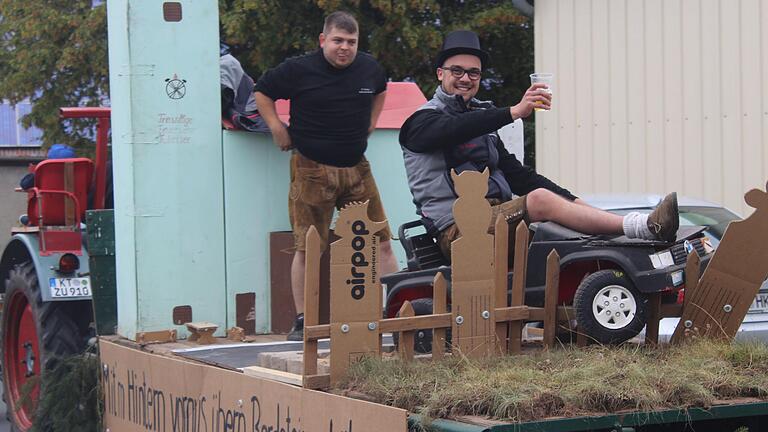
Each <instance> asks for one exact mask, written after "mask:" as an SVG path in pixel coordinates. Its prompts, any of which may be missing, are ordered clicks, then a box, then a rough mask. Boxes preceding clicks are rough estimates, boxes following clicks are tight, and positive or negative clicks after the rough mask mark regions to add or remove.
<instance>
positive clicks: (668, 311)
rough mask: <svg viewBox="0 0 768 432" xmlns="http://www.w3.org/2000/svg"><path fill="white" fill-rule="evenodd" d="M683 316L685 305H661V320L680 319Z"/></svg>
mask: <svg viewBox="0 0 768 432" xmlns="http://www.w3.org/2000/svg"><path fill="white" fill-rule="evenodd" d="M682 314H683V305H681V304H677V303H675V304H662V305H661V312H660V317H661V318H672V317H680V316H681V315H682Z"/></svg>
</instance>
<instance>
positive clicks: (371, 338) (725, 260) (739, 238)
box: [301, 171, 768, 388]
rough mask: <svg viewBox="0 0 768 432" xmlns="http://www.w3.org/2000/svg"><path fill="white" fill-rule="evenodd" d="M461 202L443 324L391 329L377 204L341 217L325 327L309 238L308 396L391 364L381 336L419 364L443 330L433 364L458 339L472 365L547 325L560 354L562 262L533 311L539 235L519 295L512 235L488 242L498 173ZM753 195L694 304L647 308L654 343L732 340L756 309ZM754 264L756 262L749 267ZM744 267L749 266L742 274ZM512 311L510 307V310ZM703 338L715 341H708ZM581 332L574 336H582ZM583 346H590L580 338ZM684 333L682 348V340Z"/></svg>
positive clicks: (522, 244) (766, 226)
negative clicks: (353, 373)
mask: <svg viewBox="0 0 768 432" xmlns="http://www.w3.org/2000/svg"><path fill="white" fill-rule="evenodd" d="M452 176H453V180H454V184H455V186H456V191H457V194H458V199H457V200H456V203H455V204H454V219H455V220H456V224H457V225H458V227H459V230H460V232H461V233H462V234H463V235H462V236H461V237H460V238H459V239H457V240H455V241H454V242H453V244H452V246H451V247H452V252H451V255H452V257H453V259H452V263H453V266H452V272H451V276H452V281H451V282H452V291H451V300H452V307H451V312H447V309H448V296H447V288H446V287H447V282H446V280H445V279H444V277H443V275H442V273H440V272H438V273H437V275H436V277H435V279H434V282H433V302H434V303H433V305H434V306H433V307H434V310H433V314H432V315H422V316H413V308H412V307H411V305H410V304H409V303H408V302H405V303H404V304H403V306H402V308H401V309H400V313H399V314H398V316H399V317H398V318H391V319H381V318H380V317H381V310H382V305H381V298H382V293H381V286H380V284H379V281H378V274H377V272H376V254H377V247H378V243H377V239H376V237H375V236H374V234H375V233H376V232H377V231H378V230H380V229H381V228H383V226H384V223H383V222H374V221H371V220H370V219H369V218H368V216H367V203H362V204H360V203H355V204H352V205H349V206H347V207H346V208H344V209H343V210H342V211H341V212H340V216H339V221H338V224H337V228H336V229H337V235H339V236H340V237H341V238H340V239H339V240H338V241H337V242H335V243H334V244H333V245H331V256H332V258H331V262H332V270H331V275H332V276H331V282H332V283H331V324H329V325H318V324H317V307H318V306H317V303H318V300H319V297H318V295H317V293H318V289H317V286H318V277H317V275H318V274H319V271H318V269H317V263H319V256H320V249H319V246H318V245H319V239H318V238H317V233H316V232H315V231H314V230H310V232H309V233H308V235H307V245H308V247H307V279H306V284H305V289H306V295H305V298H306V302H307V305H306V310H307V312H306V315H305V320H306V321H305V323H306V329H305V334H304V339H305V350H304V356H305V357H304V377H303V379H302V380H301V382H303V385H304V386H305V387H311V388H323V387H327V386H329V385H333V384H334V383H336V382H338V380H339V379H340V378H341V377H343V375H344V373H345V371H346V370H347V368H348V367H349V365H350V364H351V363H352V362H354V361H356V360H357V359H360V358H362V357H364V356H379V355H381V334H382V333H384V332H400V334H401V343H400V346H399V353H400V356H401V357H402V358H403V359H404V360H410V359H412V358H413V355H414V354H413V347H412V341H413V332H414V331H415V330H417V329H433V331H434V337H433V340H432V357H433V359H436V358H440V357H442V356H443V355H444V354H445V342H446V341H445V334H446V329H447V328H451V329H452V334H453V340H452V341H451V343H452V350H453V352H460V353H461V354H462V355H464V356H467V357H470V358H478V357H484V356H489V355H497V354H499V353H505V352H510V353H519V352H521V330H522V328H523V325H524V324H525V323H527V322H531V321H541V322H543V323H544V335H543V345H544V347H545V348H546V347H552V346H553V345H554V343H555V334H556V330H557V326H558V323H564V322H566V323H567V322H569V321H570V320H572V319H573V318H574V317H575V313H574V311H573V309H572V307H570V306H565V305H558V304H557V299H558V293H559V273H560V261H559V256H558V255H557V253H556V252H555V251H554V250H553V251H552V252H551V253H550V255H549V257H548V259H547V265H546V272H547V274H546V289H545V299H544V307H543V308H540V307H531V306H526V305H524V298H525V295H524V292H525V280H526V273H527V259H528V243H529V234H530V233H529V230H528V227H527V226H526V225H525V223H524V222H521V223H520V224H519V225H518V226H517V228H516V230H515V247H514V258H515V259H514V272H513V275H514V276H513V278H512V286H511V291H510V292H509V294H508V286H507V271H508V268H507V254H508V229H509V228H508V225H507V223H506V221H505V220H504V219H503V218H502V217H499V218H498V219H497V220H496V221H495V224H494V228H495V235H491V234H488V226H489V223H490V222H491V216H492V211H491V207H490V205H489V204H488V202H487V201H486V200H485V198H484V197H485V195H486V193H487V179H488V172H487V171H486V172H483V173H479V172H464V173H462V174H461V175H456V174H455V173H452ZM766 196H768V195H766V193H765V192H762V191H757V190H753V191H750V192H749V193H748V194H747V202H748V203H750V205H753V206H754V207H756V208H757V209H758V211H757V212H755V214H753V215H752V216H750V217H749V218H747V220H745V221H743V222H735V223H734V224H733V225H732V226H731V228H729V229H728V231H726V235H725V237H724V238H723V240H722V242H721V244H720V247H719V248H718V252H717V253H716V255H715V257H717V258H713V259H712V263H711V264H710V266H709V268H708V269H707V271H706V272H705V273H704V277H703V278H702V280H701V281H699V262H700V261H699V257H698V255H697V254H696V252H695V251H693V252H691V254H690V256H689V258H688V264H687V266H686V286H687V287H688V288H687V290H686V291H688V296H687V299H686V301H685V303H684V304H683V305H677V304H672V305H667V304H662V303H661V296H662V294H661V293H656V294H649V295H648V299H647V309H648V310H647V330H646V343H648V344H656V343H657V341H658V328H659V320H661V319H662V318H667V317H679V316H681V314H682V315H683V317H684V318H683V320H681V328H695V329H697V333H696V334H708V335H715V336H717V335H718V334H717V333H718V332H713V331H711V330H712V329H713V328H717V329H719V336H724V337H729V338H732V337H733V335H734V334H735V331H736V329H737V328H738V326H739V324H740V323H741V321H742V320H743V318H744V315H745V314H746V311H747V309H748V307H749V304H750V302H751V301H752V299H753V298H754V296H755V295H756V293H757V290H758V289H759V286H760V283H761V282H762V281H763V280H764V279H765V277H766V275H768V242H766V240H767V239H765V238H763V237H765V236H766V235H768V214H766V212H767V211H768V209H767V208H768V198H766ZM747 256H749V257H753V258H754V260H750V259H746V257H747ZM735 262H739V263H741V264H739V265H735V264H734V263H735ZM508 299H509V301H510V303H509V304H507V301H508ZM703 329H705V330H707V331H703ZM572 330H573V329H572ZM575 331H576V334H577V343H578V344H579V345H585V344H586V343H587V342H588V339H587V337H586V336H585V335H584V334H583V333H581V332H579V331H578V329H575ZM683 334H690V331H688V332H685V331H683V330H680V329H678V331H677V332H676V333H675V338H674V341H679V340H682V337H683V336H682V335H683ZM324 337H330V338H331V373H330V375H317V363H316V362H317V342H316V341H317V340H318V339H320V338H324Z"/></svg>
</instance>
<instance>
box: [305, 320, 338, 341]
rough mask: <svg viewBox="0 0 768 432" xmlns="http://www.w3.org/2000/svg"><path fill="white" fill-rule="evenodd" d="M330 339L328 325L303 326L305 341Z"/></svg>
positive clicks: (329, 326) (329, 327)
mask: <svg viewBox="0 0 768 432" xmlns="http://www.w3.org/2000/svg"><path fill="white" fill-rule="evenodd" d="M328 337H331V325H330V324H318V325H314V326H306V325H305V326H304V338H305V339H306V340H315V341H316V340H318V339H325V338H328Z"/></svg>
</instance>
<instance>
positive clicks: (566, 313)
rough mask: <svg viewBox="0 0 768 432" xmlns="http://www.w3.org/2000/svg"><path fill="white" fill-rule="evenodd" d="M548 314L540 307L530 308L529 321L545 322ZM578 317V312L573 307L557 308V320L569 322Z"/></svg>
mask: <svg viewBox="0 0 768 432" xmlns="http://www.w3.org/2000/svg"><path fill="white" fill-rule="evenodd" d="M545 317H546V313H545V311H544V308H540V307H528V321H544V319H545ZM574 317H576V312H575V311H574V310H573V307H572V306H558V307H557V320H558V321H568V320H572V319H574Z"/></svg>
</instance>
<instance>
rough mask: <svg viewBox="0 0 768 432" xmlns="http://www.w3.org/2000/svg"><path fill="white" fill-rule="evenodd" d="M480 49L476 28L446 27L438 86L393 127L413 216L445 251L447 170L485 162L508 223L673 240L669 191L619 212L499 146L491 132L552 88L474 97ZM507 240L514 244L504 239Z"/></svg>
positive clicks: (483, 60) (492, 195) (448, 238)
mask: <svg viewBox="0 0 768 432" xmlns="http://www.w3.org/2000/svg"><path fill="white" fill-rule="evenodd" d="M487 63H488V54H487V53H486V52H485V51H483V50H482V49H480V41H479V39H478V37H477V35H476V34H475V33H473V32H471V31H466V30H460V31H454V32H451V33H449V34H448V35H447V36H446V37H445V40H444V42H443V47H442V50H441V51H440V53H438V55H437V60H436V62H435V67H436V72H435V73H436V75H437V79H438V81H440V86H439V87H438V88H437V90H436V91H435V95H434V97H433V98H432V100H430V101H428V102H427V103H426V104H424V105H423V106H422V107H421V108H420V109H419V110H418V111H416V112H415V113H414V114H413V115H411V117H409V118H408V120H406V122H405V124H404V125H403V127H402V128H401V129H400V144H401V146H402V149H403V157H404V158H405V169H406V173H407V174H408V184H409V186H410V188H411V193H412V194H413V200H414V203H415V204H416V207H417V211H418V213H419V215H421V216H422V218H423V220H424V221H425V224H426V225H427V226H428V228H429V229H430V230H431V231H432V232H435V233H436V234H437V238H438V243H439V244H440V249H441V250H442V251H443V253H444V254H445V256H446V257H450V247H451V242H452V241H453V240H455V239H456V238H458V237H459V231H458V229H457V227H456V225H455V224H454V220H453V214H452V207H453V203H454V201H455V200H456V198H457V197H456V194H455V193H454V189H453V184H452V181H451V176H450V175H449V171H450V170H456V171H457V172H458V173H461V172H462V171H466V170H474V171H483V170H484V169H486V168H487V169H488V170H489V173H490V176H489V178H488V195H487V197H486V198H487V199H488V200H489V201H490V202H491V205H492V209H493V217H494V219H493V222H492V223H491V227H489V230H491V229H492V228H493V223H494V222H495V219H496V216H497V215H498V214H502V215H504V216H505V217H506V218H507V221H508V222H509V223H510V224H515V225H516V224H517V222H519V221H520V220H525V221H526V222H528V223H530V222H537V221H544V220H550V221H554V222H557V223H559V224H561V225H564V226H567V227H569V228H571V229H574V230H577V231H581V232H584V233H589V234H621V233H624V234H625V235H626V236H627V237H631V238H642V239H648V240H662V241H667V242H669V241H673V240H674V239H675V236H676V233H677V228H678V225H679V219H678V211H677V195H676V194H675V193H672V194H669V195H667V197H666V198H664V200H663V201H662V202H661V204H659V206H658V207H657V208H656V209H655V210H654V211H653V213H651V214H650V215H647V214H641V213H637V212H633V213H630V214H628V215H626V216H624V217H622V216H618V215H615V214H612V213H608V212H605V211H602V210H599V209H596V208H594V207H590V206H589V205H587V204H586V203H584V202H583V201H581V200H580V199H578V198H577V197H576V196H574V195H573V194H572V193H570V192H569V191H568V190H566V189H564V188H562V187H560V186H558V185H557V184H555V183H554V182H552V181H551V180H549V179H548V178H546V177H544V176H542V175H540V174H537V173H536V171H534V170H533V169H531V168H528V167H525V166H523V165H522V164H521V163H520V161H518V160H517V158H515V156H514V155H511V154H509V153H508V152H507V150H506V149H505V148H504V145H503V143H502V142H501V140H500V139H499V136H498V134H496V131H497V130H498V129H499V128H501V127H502V126H504V125H506V124H509V123H512V122H513V121H514V120H515V119H517V118H525V117H528V116H529V115H531V112H532V111H533V109H534V107H536V108H540V109H544V110H548V109H550V104H551V100H552V95H551V94H550V93H548V92H547V91H546V84H542V83H538V84H534V85H532V86H531V87H530V88H529V89H528V90H527V91H526V92H525V95H524V96H523V99H522V100H521V101H520V103H518V104H517V105H515V106H512V107H504V108H497V107H495V106H493V104H492V103H490V102H484V101H479V100H477V99H475V95H476V94H477V91H478V89H479V84H480V77H481V76H482V71H483V68H484V67H485V66H486V65H487ZM512 244H514V243H512Z"/></svg>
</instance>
